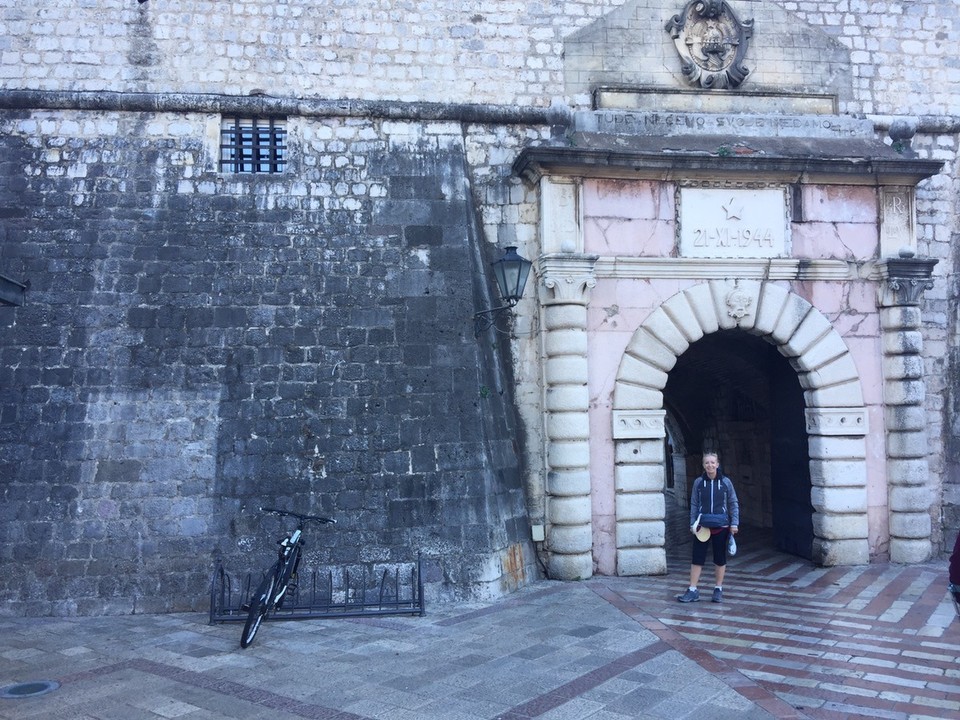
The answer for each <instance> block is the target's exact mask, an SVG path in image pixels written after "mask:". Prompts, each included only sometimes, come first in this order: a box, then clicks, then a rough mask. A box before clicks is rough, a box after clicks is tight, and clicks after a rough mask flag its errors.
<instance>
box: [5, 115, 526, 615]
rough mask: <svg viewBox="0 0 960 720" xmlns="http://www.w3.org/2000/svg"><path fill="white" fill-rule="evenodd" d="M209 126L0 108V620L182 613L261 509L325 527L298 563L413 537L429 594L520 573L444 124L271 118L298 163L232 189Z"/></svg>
mask: <svg viewBox="0 0 960 720" xmlns="http://www.w3.org/2000/svg"><path fill="white" fill-rule="evenodd" d="M211 123H212V126H213V127H214V129H215V128H216V126H217V123H218V118H216V117H209V116H206V115H202V114H190V115H175V114H137V113H85V112H56V113H54V112H36V113H11V112H7V113H3V114H2V115H0V128H2V129H0V136H2V138H3V140H2V145H3V157H4V161H3V172H2V175H0V212H2V215H3V218H4V224H3V231H2V233H3V234H2V242H0V265H2V267H3V268H4V271H5V272H6V273H9V274H11V275H13V276H16V277H22V278H28V279H29V280H30V281H31V289H30V292H29V301H28V302H27V304H26V305H24V306H23V307H16V308H11V307H0V418H2V432H0V493H2V503H0V505H2V510H0V513H2V522H0V565H2V568H3V571H2V572H0V599H2V601H3V605H2V608H3V610H2V612H3V613H12V614H63V615H69V614H74V613H81V614H96V613H103V612H108V613H113V612H142V611H157V610H184V609H201V608H202V607H203V605H204V603H205V602H206V601H207V597H208V595H207V587H208V582H209V579H210V577H211V571H212V568H213V563H214V561H215V560H217V559H223V560H224V561H225V562H226V564H227V566H228V569H232V570H248V569H259V568H260V567H262V566H265V565H266V564H267V562H268V561H269V560H270V557H271V553H272V550H271V548H272V547H273V541H274V540H275V539H276V537H275V535H277V533H278V529H279V526H278V524H277V523H276V522H263V521H262V518H261V517H260V515H259V514H258V512H257V508H258V507H259V506H261V505H274V506H279V507H284V508H287V509H294V510H300V511H303V512H313V513H320V514H325V515H331V516H333V517H335V518H336V519H337V520H338V525H337V526H335V527H333V528H324V529H323V530H322V533H321V532H320V531H315V532H316V533H317V534H318V535H320V537H316V536H314V537H312V538H310V543H311V545H310V552H311V556H310V559H311V560H314V561H317V562H322V563H329V564H332V565H348V564H353V563H371V562H386V563H391V562H392V563H400V562H405V561H411V560H416V556H417V553H418V552H419V551H422V552H423V555H424V561H425V581H426V583H427V592H428V597H429V598H430V599H433V600H436V599H441V598H455V597H475V596H486V595H491V594H499V593H500V592H504V591H506V590H507V589H510V588H509V586H511V585H512V586H515V585H516V582H517V581H518V578H519V579H520V580H521V581H522V579H523V578H525V577H528V576H527V572H528V571H529V572H530V574H531V575H532V574H535V571H534V570H532V569H531V567H532V563H533V557H532V554H531V553H530V549H529V544H528V541H529V537H530V531H529V525H528V522H527V515H526V509H525V503H524V493H523V487H522V482H521V478H520V463H519V452H520V449H521V447H522V442H523V437H522V433H521V432H520V430H519V428H518V427H517V426H516V423H515V420H514V419H513V417H514V416H513V410H512V390H511V388H512V382H511V380H510V371H509V364H508V363H506V362H504V360H503V359H502V358H500V352H501V348H500V347H499V344H498V343H496V342H490V340H491V338H484V339H483V340H482V341H479V342H478V341H477V340H475V339H474V337H473V325H472V315H473V312H474V311H475V309H476V308H477V307H478V306H480V305H481V304H486V305H487V306H489V304H490V298H489V297H488V288H487V286H486V284H485V282H484V278H485V274H484V271H483V267H484V265H486V263H487V262H488V261H489V260H490V259H492V257H488V255H489V254H492V253H488V249H487V248H488V246H489V244H488V243H486V242H485V241H482V239H481V231H480V222H479V218H478V214H477V213H476V212H475V210H474V199H473V196H474V192H473V190H472V188H471V182H470V178H469V177H468V175H467V164H466V161H465V139H464V135H465V133H464V131H463V130H462V129H461V127H460V126H459V125H458V124H452V123H418V122H402V121H383V122H381V121H370V120H363V119H318V118H314V119H310V120H307V119H304V118H291V119H290V121H289V125H288V127H289V131H290V145H291V147H292V148H294V151H293V153H292V154H293V157H292V160H291V163H292V165H293V171H292V172H289V173H287V174H284V175H280V176H274V177H271V176H244V177H241V176H231V175H225V174H221V173H219V172H218V171H217V169H216V166H215V158H216V156H217V154H216V142H217V137H216V133H215V132H214V133H213V135H212V139H211V135H210V133H208V130H209V128H210V127H211ZM474 130H475V132H476V133H478V134H480V135H481V136H482V132H481V129H480V128H475V129H474ZM517 549H519V550H520V554H519V556H520V557H521V558H523V562H524V563H526V564H530V567H526V566H525V567H520V568H517V567H515V566H516V558H517V557H518V555H517Z"/></svg>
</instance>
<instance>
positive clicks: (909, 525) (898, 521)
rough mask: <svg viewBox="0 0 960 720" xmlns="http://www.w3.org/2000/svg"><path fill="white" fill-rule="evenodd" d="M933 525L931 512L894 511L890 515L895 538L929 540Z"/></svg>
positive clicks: (892, 534)
mask: <svg viewBox="0 0 960 720" xmlns="http://www.w3.org/2000/svg"><path fill="white" fill-rule="evenodd" d="M932 527H933V524H932V522H931V521H930V512H929V511H926V512H912V513H911V512H894V513H891V515H890V535H891V536H892V537H895V538H904V539H913V540H921V539H922V540H929V538H930V531H931V529H932Z"/></svg>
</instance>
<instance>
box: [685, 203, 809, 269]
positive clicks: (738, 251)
mask: <svg viewBox="0 0 960 720" xmlns="http://www.w3.org/2000/svg"><path fill="white" fill-rule="evenodd" d="M678 214H679V217H678V220H679V235H680V256H681V257H694V258H775V257H784V256H786V255H787V254H788V252H789V246H788V242H789V227H790V225H789V218H788V216H787V189H786V188H783V187H759V188H699V187H681V188H680V201H679V203H678Z"/></svg>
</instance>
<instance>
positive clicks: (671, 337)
mask: <svg viewBox="0 0 960 720" xmlns="http://www.w3.org/2000/svg"><path fill="white" fill-rule="evenodd" d="M643 327H644V328H645V329H646V330H648V331H649V332H650V334H651V335H653V337H655V338H656V339H657V340H659V341H660V342H661V343H663V345H664V347H666V348H667V350H669V351H670V352H671V353H673V355H674V359H676V358H678V357H680V356H681V355H683V353H685V352H686V351H687V348H688V347H690V341H689V340H688V339H687V338H686V337H685V336H684V334H683V333H682V332H681V330H680V328H679V327H677V324H676V323H675V322H674V321H673V318H671V317H670V316H669V315H667V313H666V312H664V310H663V307H658V308H657V309H656V310H654V311H653V312H652V313H650V316H649V317H648V318H647V319H646V321H645V322H644V324H643Z"/></svg>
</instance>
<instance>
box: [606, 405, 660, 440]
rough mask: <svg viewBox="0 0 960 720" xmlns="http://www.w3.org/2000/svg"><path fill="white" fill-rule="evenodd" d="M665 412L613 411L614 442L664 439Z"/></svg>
mask: <svg viewBox="0 0 960 720" xmlns="http://www.w3.org/2000/svg"><path fill="white" fill-rule="evenodd" d="M666 416H667V413H666V411H665V410H614V411H613V439H614V440H640V439H643V440H656V439H659V438H663V437H666V434H667V431H666V425H665V418H666Z"/></svg>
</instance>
